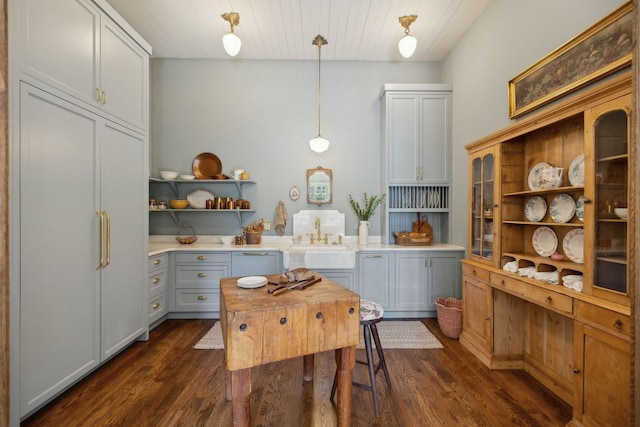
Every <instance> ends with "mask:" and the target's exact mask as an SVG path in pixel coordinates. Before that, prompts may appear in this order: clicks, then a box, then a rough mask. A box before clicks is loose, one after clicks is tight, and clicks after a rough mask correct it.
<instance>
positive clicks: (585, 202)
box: [584, 199, 592, 205]
mask: <svg viewBox="0 0 640 427" xmlns="http://www.w3.org/2000/svg"><path fill="white" fill-rule="evenodd" d="M589 203H592V201H591V199H584V204H585V205H587V204H589Z"/></svg>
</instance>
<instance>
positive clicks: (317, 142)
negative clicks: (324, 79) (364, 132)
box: [309, 34, 329, 153]
mask: <svg viewBox="0 0 640 427" xmlns="http://www.w3.org/2000/svg"><path fill="white" fill-rule="evenodd" d="M311 44H313V45H315V46H318V136H316V137H315V138H313V139H312V140H311V141H309V146H310V147H311V150H313V151H315V152H316V153H323V152H325V151H327V149H328V148H329V141H328V140H326V139H324V138H323V137H322V135H320V50H321V48H322V45H325V44H327V40H326V39H325V38H324V37H322V36H321V35H320V34H318V35H317V36H316V38H315V39H313V42H311Z"/></svg>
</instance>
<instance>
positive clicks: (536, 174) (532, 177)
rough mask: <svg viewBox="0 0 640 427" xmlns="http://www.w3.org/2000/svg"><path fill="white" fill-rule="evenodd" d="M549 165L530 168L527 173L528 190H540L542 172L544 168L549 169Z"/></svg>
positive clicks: (544, 164)
mask: <svg viewBox="0 0 640 427" xmlns="http://www.w3.org/2000/svg"><path fill="white" fill-rule="evenodd" d="M549 167H551V165H549V163H538V164H537V165H535V166H534V167H532V168H531V171H530V172H529V180H528V181H529V188H530V189H531V190H540V188H541V187H540V179H541V178H542V170H543V169H544V168H549Z"/></svg>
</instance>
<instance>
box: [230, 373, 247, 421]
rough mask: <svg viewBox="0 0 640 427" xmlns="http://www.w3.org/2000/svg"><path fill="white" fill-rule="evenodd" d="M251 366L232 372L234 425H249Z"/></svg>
mask: <svg viewBox="0 0 640 427" xmlns="http://www.w3.org/2000/svg"><path fill="white" fill-rule="evenodd" d="M250 394H251V368H247V369H240V370H238V371H232V372H231V397H232V400H231V404H232V416H233V425H234V427H249V409H250V408H249V398H250V396H249V395H250Z"/></svg>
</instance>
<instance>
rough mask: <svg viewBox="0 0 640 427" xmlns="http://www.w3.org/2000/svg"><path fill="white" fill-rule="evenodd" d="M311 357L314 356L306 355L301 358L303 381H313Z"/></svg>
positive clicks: (312, 361)
mask: <svg viewBox="0 0 640 427" xmlns="http://www.w3.org/2000/svg"><path fill="white" fill-rule="evenodd" d="M313 356H314V355H313V354H307V355H305V356H303V358H302V366H303V368H302V371H303V373H302V377H303V378H304V380H305V381H312V380H313V363H314V359H313Z"/></svg>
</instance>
